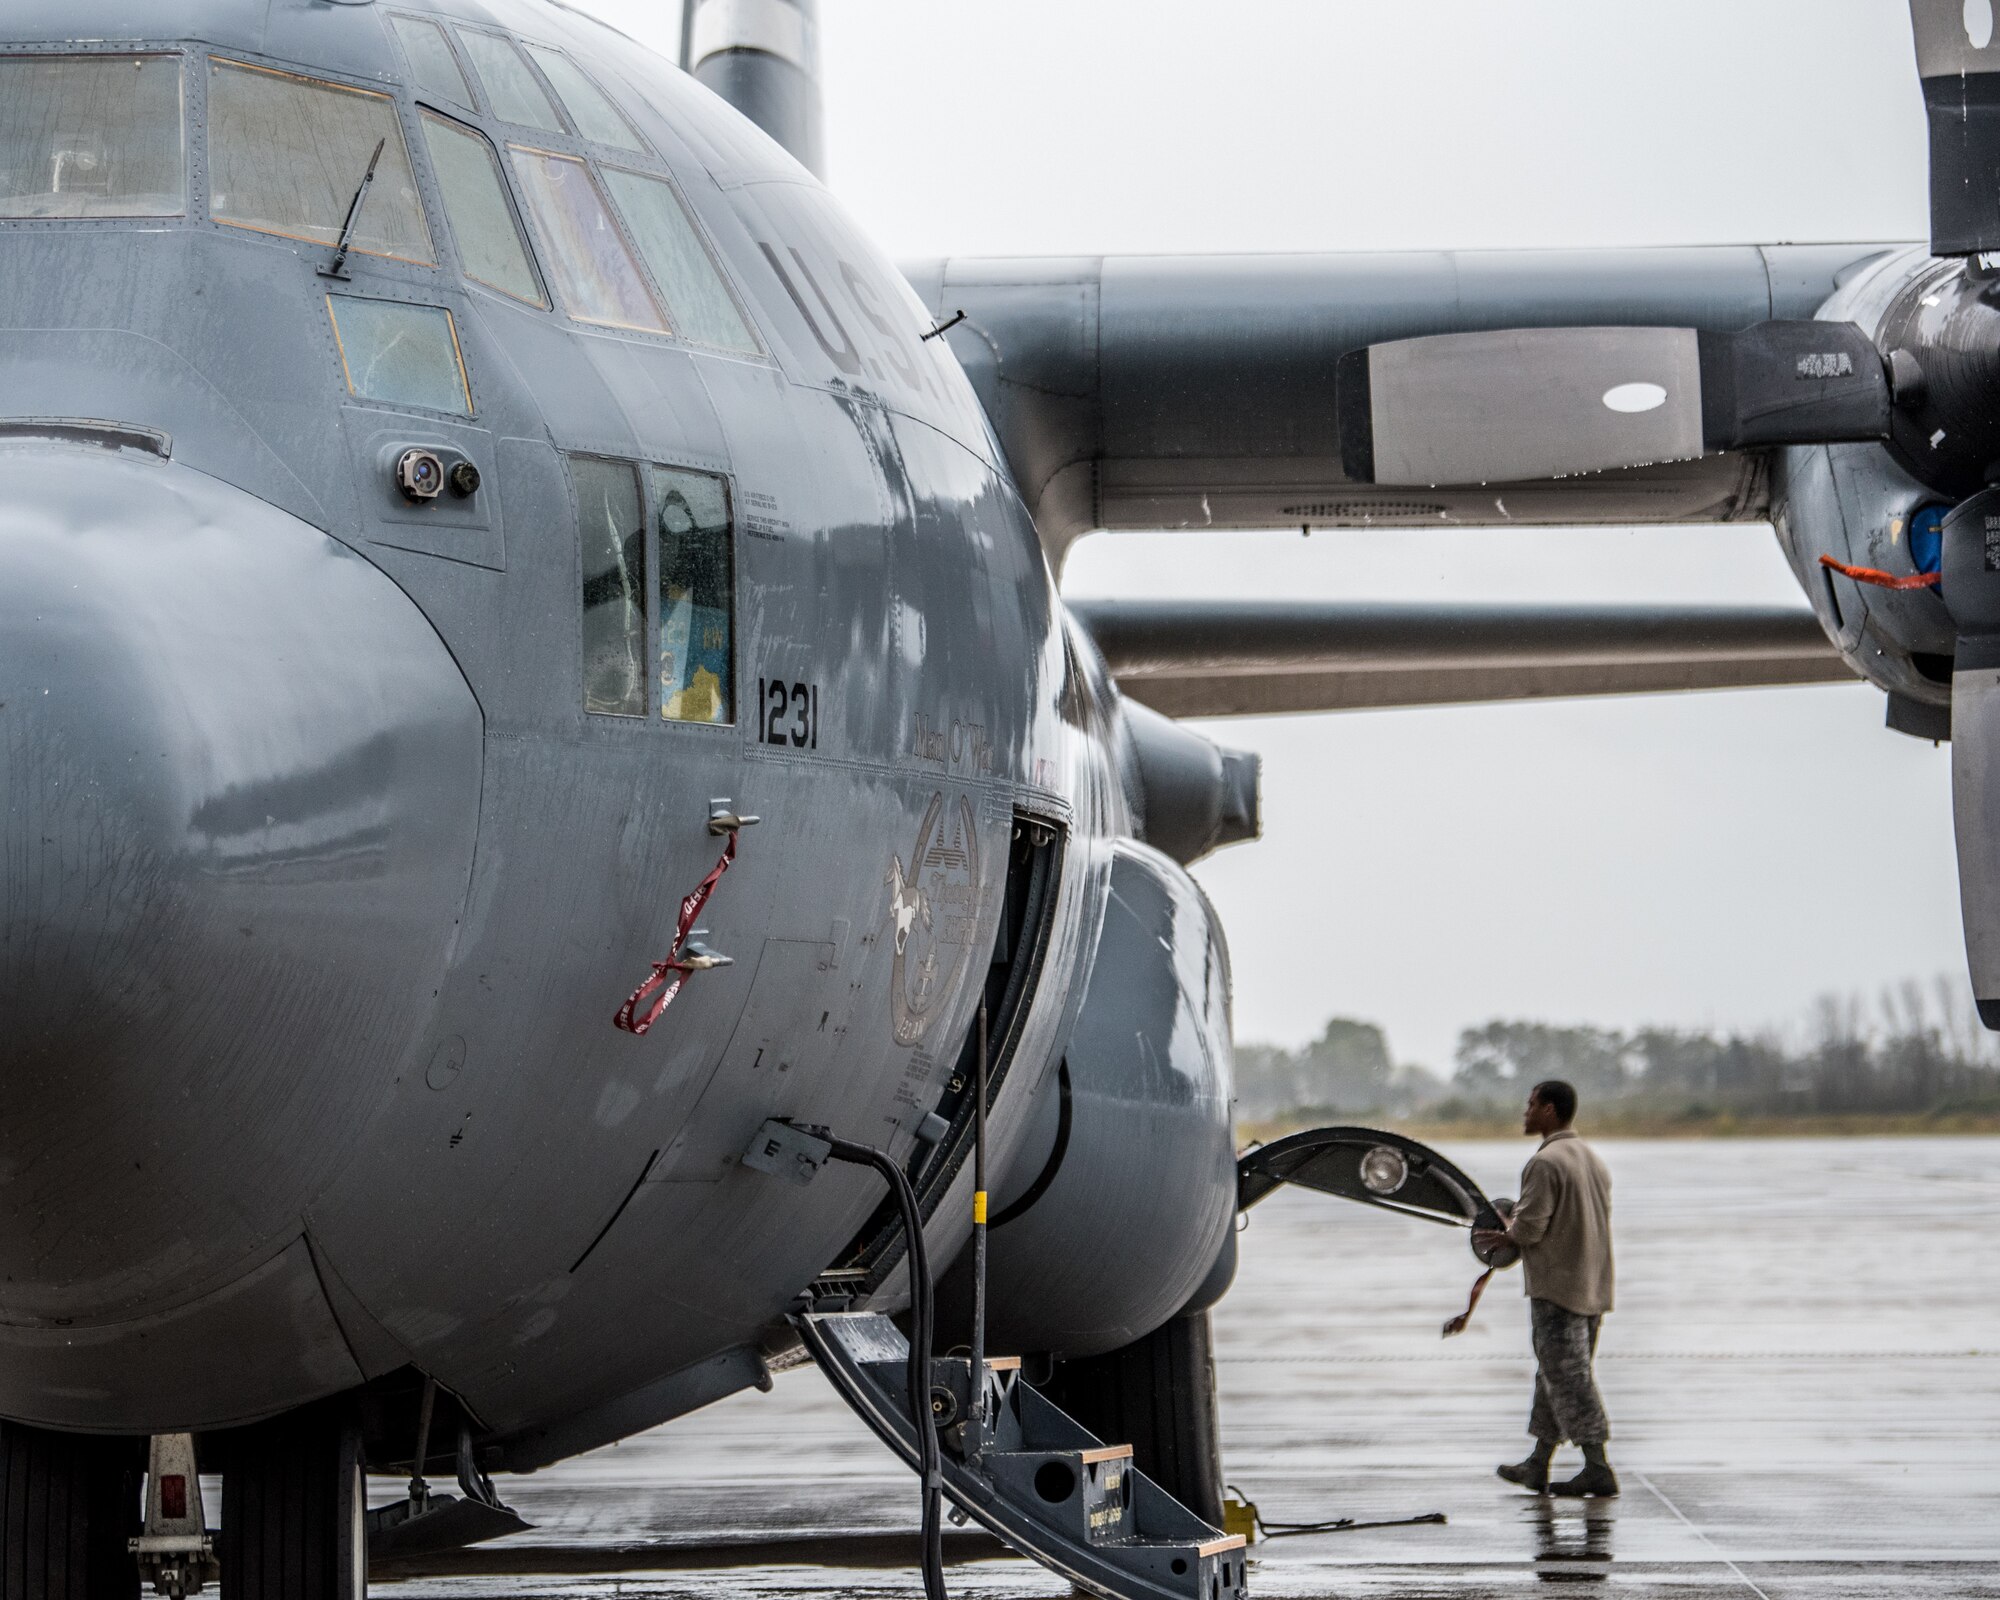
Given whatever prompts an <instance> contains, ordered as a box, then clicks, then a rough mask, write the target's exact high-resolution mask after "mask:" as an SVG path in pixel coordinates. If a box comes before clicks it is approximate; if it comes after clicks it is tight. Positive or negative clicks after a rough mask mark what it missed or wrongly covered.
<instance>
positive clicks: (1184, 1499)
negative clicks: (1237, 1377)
mask: <svg viewBox="0 0 2000 1600" xmlns="http://www.w3.org/2000/svg"><path fill="white" fill-rule="evenodd" d="M1041 1388H1042V1392H1043V1393H1044V1394H1046V1395H1047V1396H1048V1397H1049V1398H1050V1399H1051V1400H1053V1401H1054V1402H1055V1403H1056V1404H1057V1405H1058V1406H1060V1407H1061V1408H1062V1409H1063V1410H1065V1411H1067V1412H1068V1413H1069V1414H1070V1415H1071V1416H1073V1417H1075V1418H1076V1420H1077V1421H1078V1422H1081V1423H1082V1424H1083V1425H1084V1426H1085V1427H1086V1428H1088V1429H1090V1431H1091V1432H1092V1433H1094V1434H1096V1435H1097V1436H1098V1437H1099V1438H1100V1439H1120V1440H1123V1441H1124V1442H1126V1443H1128V1444H1130V1445H1131V1446H1132V1462H1133V1465H1134V1466H1136V1467H1137V1468H1138V1469H1139V1470H1140V1471H1141V1472H1143V1473H1145V1475H1146V1476H1147V1477H1149V1478H1151V1479H1152V1480H1153V1481H1154V1482H1155V1483H1157V1484H1158V1485H1159V1486H1160V1487H1161V1488H1163V1489H1165V1490H1166V1491H1167V1493H1169V1494H1170V1495H1172V1496H1173V1497H1174V1498H1175V1499H1176V1500H1178V1501H1180V1503H1181V1504H1182V1505H1184V1506H1186V1507H1187V1508H1188V1510H1190V1511H1192V1512H1193V1513H1194V1514H1195V1515H1196V1516H1198V1517H1201V1518H1203V1519H1204V1520H1206V1521H1207V1522H1209V1523H1210V1524H1212V1525H1213V1526H1215V1527H1218V1528H1219V1527H1221V1526H1222V1444H1221V1429H1220V1428H1219V1426H1218V1425H1217V1420H1216V1407H1215V1354H1214V1348H1213V1345H1212V1343H1211V1340H1210V1335H1209V1324H1208V1313H1207V1312H1206V1311H1197V1312H1194V1313H1193V1314H1192V1315H1190V1316H1184V1317H1176V1318H1174V1320H1173V1321H1171V1322H1169V1323H1168V1324H1167V1325H1166V1326H1165V1327H1163V1328H1159V1329H1156V1330H1155V1331H1154V1332H1152V1333H1149V1334H1147V1335H1146V1337H1145V1338H1143V1339H1140V1340H1137V1341H1136V1342H1134V1343H1132V1344H1128V1345H1126V1346H1125V1348H1124V1349H1122V1350H1113V1351H1111V1352H1110V1353H1109V1354H1106V1355H1101V1356H1086V1357H1084V1358H1083V1359H1082V1360H1080V1361H1059V1362H1057V1363H1056V1369H1055V1375H1054V1377H1053V1378H1051V1379H1050V1380H1049V1382H1047V1383H1046V1384H1043V1385H1041Z"/></svg>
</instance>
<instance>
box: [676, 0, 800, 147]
mask: <svg viewBox="0 0 2000 1600" xmlns="http://www.w3.org/2000/svg"><path fill="white" fill-rule="evenodd" d="M681 39H682V45H681V56H682V59H681V65H682V66H684V67H686V68H687V69H688V71H690V72H692V73H693V74H694V75H695V76H696V77H697V78H699V79H700V80H701V81H702V83H704V84H706V85H707V86H708V87H709V88H711V89H713V90H714V91H715V92H716V93H717V94H719V95H721V96H722V98H723V99H725V100H727V101H728V102H729V103H730V104H731V105H733V106H734V107H736V109H737V110H738V111H740V112H742V113H743V114H744V115H745V116H746V117H748V118H749V119H750V120H751V121H752V122H754V123H756V124H757V126H758V127H760V128H762V129H763V130H764V131H765V132H766V133H768V134H769V135H770V136H771V137H772V138H773V139H776V140H777V141H778V143H779V144H781V145H783V146H784V147H785V148H786V149H787V150H789V151H790V152H791V153H792V154H793V155H794V156H796V157H797V158H798V160H799V162H800V163H801V165H803V166H805V167H806V168H807V169H808V170H810V171H811V172H812V174H813V175H814V176H815V177H818V178H824V177H825V176H826V159H825V158H826V132H825V125H824V114H823V110H822V107H821V103H820V92H819V0H687V11H686V15H685V20H684V21H683V23H682V28H681Z"/></svg>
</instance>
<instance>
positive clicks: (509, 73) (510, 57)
mask: <svg viewBox="0 0 2000 1600" xmlns="http://www.w3.org/2000/svg"><path fill="white" fill-rule="evenodd" d="M458 38H459V42H460V43H461V44H463V45H464V46H465V53H466V54H467V55H469V56H471V57H472V70H473V71H474V72H476V73H478V74H479V81H480V82H481V83H482V84H484V85H485V87H486V104H487V107H488V108H489V109H490V110H491V111H492V113H493V115H494V116H496V117H498V118H499V119H500V120H501V121H502V122H518V123H520V124H521V125H522V126H523V127H526V128H541V129H543V130H544V131H545V132H548V133H561V132H563V131H564V129H563V125H562V118H560V117H558V116H557V115H556V108H555V107H554V106H552V105H550V104H549V97H548V96H547V95H546V94H544V93H543V92H542V86H541V85H540V84H539V83H537V82H536V81H535V75H534V73H533V72H531V71H530V70H529V69H528V63H527V62H525V61H523V60H522V59H521V55H520V52H519V51H517V50H516V49H515V48H514V46H513V44H512V43H511V42H510V41H509V40H506V39H503V38H501V37H500V36H499V35H497V34H492V33H481V32H479V31H478V30H477V29H474V28H460V29H459V30H458Z"/></svg>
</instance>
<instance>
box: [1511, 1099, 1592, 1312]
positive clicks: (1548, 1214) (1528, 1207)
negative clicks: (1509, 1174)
mask: <svg viewBox="0 0 2000 1600" xmlns="http://www.w3.org/2000/svg"><path fill="white" fill-rule="evenodd" d="M1508 1232H1509V1233H1510V1234H1512V1235H1513V1238H1514V1242H1515V1243H1516V1244H1518V1245H1519V1246H1520V1247H1521V1271H1522V1275H1523V1276H1524V1277H1525V1278H1526V1279H1527V1283H1526V1286H1525V1287H1526V1289H1527V1293H1528V1297H1529V1298H1530V1299H1531V1300H1550V1301H1553V1302H1554V1303H1555V1304H1557V1305H1559V1306H1561V1307H1563V1309H1564V1310H1566V1311H1574V1312H1576V1313H1577V1314H1578V1315H1579V1316H1585V1317H1594V1316H1597V1315H1599V1314H1600V1313H1602V1312H1606V1311H1609V1310H1610V1309H1611V1174H1610V1172H1609V1171H1607V1170H1606V1168H1605V1165H1604V1163H1603V1162H1602V1161H1600V1160H1599V1159H1598V1157H1597V1152H1596V1151H1595V1150H1593V1149H1591V1148H1590V1146H1589V1145H1587V1144H1585V1143H1584V1142H1583V1141H1582V1140H1581V1139H1579V1138H1578V1137H1577V1136H1576V1134H1575V1132H1574V1131H1573V1130H1571V1129H1568V1128H1565V1129H1563V1130H1562V1131H1561V1132H1559V1133H1552V1134H1550V1135H1549V1136H1548V1137H1547V1138H1546V1139H1544V1140H1543V1141H1542V1145H1541V1148H1540V1149H1539V1150H1537V1151H1536V1152H1535V1153H1534V1154H1533V1155H1532V1156H1530V1157H1529V1158H1528V1164H1527V1165H1526V1166H1525V1167H1523V1168H1522V1169H1521V1200H1520V1204H1519V1205H1518V1206H1516V1207H1515V1210H1514V1223H1513V1226H1512V1227H1511V1228H1509V1229H1508Z"/></svg>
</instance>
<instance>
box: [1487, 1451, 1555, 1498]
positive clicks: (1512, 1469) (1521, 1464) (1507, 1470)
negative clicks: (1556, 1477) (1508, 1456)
mask: <svg viewBox="0 0 2000 1600" xmlns="http://www.w3.org/2000/svg"><path fill="white" fill-rule="evenodd" d="M1555 1453H1556V1447H1555V1446H1554V1445H1552V1444H1537V1445H1536V1446H1535V1453H1534V1454H1533V1455H1531V1456H1529V1457H1528V1459H1527V1460H1526V1461H1516V1462H1514V1463H1513V1464H1512V1465H1511V1466H1505V1467H1495V1468H1494V1469H1493V1470H1494V1472H1495V1473H1496V1474H1497V1475H1499V1476H1500V1477H1502V1478H1505V1479H1506V1480H1507V1481H1508V1482H1509V1483H1517V1484H1519V1485H1520V1486H1521V1487H1522V1488H1523V1489H1526V1490H1527V1491H1528V1492H1529V1493H1530V1494H1547V1493H1548V1492H1549V1461H1550V1458H1551V1457H1553V1456H1554V1455H1555Z"/></svg>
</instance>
